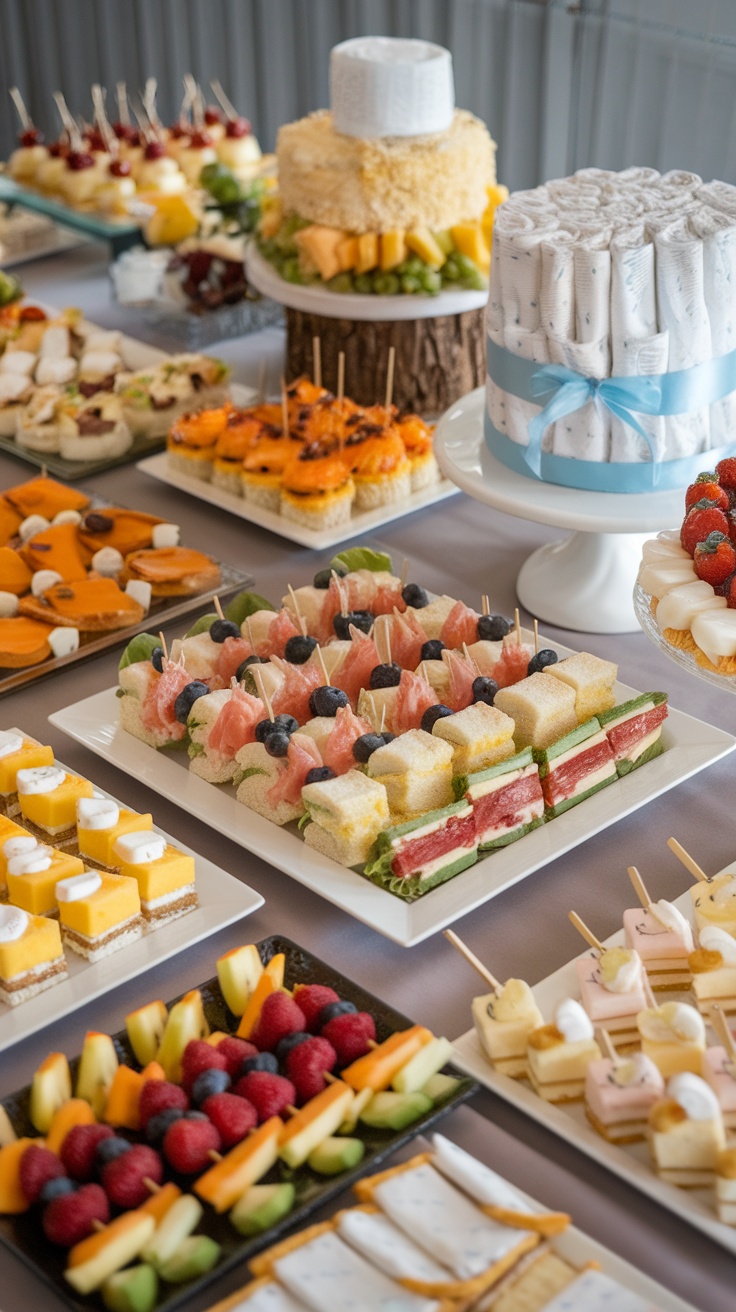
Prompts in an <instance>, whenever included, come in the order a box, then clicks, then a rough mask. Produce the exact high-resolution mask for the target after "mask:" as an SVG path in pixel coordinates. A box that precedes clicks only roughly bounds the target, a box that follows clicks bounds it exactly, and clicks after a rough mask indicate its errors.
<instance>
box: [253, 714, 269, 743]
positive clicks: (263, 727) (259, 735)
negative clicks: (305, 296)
mask: <svg viewBox="0 0 736 1312" xmlns="http://www.w3.org/2000/svg"><path fill="white" fill-rule="evenodd" d="M254 732H255V735H256V742H257V743H265V741H266V739H267V738H268V735H269V734H270V733H273V720H269V719H268V718H266V719H265V720H259V721H258V724H257V725H256V727H255V730H254Z"/></svg>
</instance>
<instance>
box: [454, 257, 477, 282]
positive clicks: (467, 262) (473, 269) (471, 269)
mask: <svg viewBox="0 0 736 1312" xmlns="http://www.w3.org/2000/svg"><path fill="white" fill-rule="evenodd" d="M453 259H454V261H455V263H456V265H457V267H458V271H459V273H460V275H461V276H462V277H464V278H467V277H470V276H471V275H472V274H475V273H477V272H478V265H477V264H476V263H475V261H474V260H471V259H470V256H468V255H463V254H461V252H460V251H455V254H454V256H453Z"/></svg>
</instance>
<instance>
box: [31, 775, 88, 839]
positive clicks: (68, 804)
mask: <svg viewBox="0 0 736 1312" xmlns="http://www.w3.org/2000/svg"><path fill="white" fill-rule="evenodd" d="M16 783H17V787H18V800H19V802H20V811H21V815H22V816H23V824H24V825H25V826H26V828H27V829H28V830H29V832H30V833H32V834H33V835H35V837H36V838H39V839H40V840H41V841H42V842H44V843H52V844H53V845H54V846H55V847H58V848H61V849H62V851H70V852H76V850H77V802H78V801H79V799H80V797H92V795H93V793H94V789H93V787H92V784H91V783H90V782H89V780H88V779H82V778H81V777H80V776H79V775H76V774H69V773H68V772H67V771H66V770H63V769H62V768H61V766H59V765H42V766H37V767H31V768H30V769H29V768H25V769H22V770H19V771H18V774H17V778H16Z"/></svg>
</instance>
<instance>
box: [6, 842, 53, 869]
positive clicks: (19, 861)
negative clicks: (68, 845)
mask: <svg viewBox="0 0 736 1312" xmlns="http://www.w3.org/2000/svg"><path fill="white" fill-rule="evenodd" d="M52 857H53V850H52V848H50V847H47V846H46V844H45V843H36V846H35V847H32V848H29V850H28V851H27V852H16V854H15V856H11V857H10V858H9V860H8V874H9V875H35V874H38V872H39V871H41V870H48V868H49V866H50V865H51V861H52Z"/></svg>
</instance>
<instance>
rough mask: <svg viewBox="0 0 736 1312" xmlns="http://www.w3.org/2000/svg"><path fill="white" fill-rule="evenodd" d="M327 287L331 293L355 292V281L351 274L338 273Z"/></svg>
mask: <svg viewBox="0 0 736 1312" xmlns="http://www.w3.org/2000/svg"><path fill="white" fill-rule="evenodd" d="M326 286H327V287H328V288H329V289H330V291H331V292H342V293H343V295H344V294H345V293H346V292H351V291H352V290H353V280H352V278H351V276H350V274H349V273H337V274H335V277H334V278H330V279H329V281H328V282H327V283H326Z"/></svg>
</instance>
